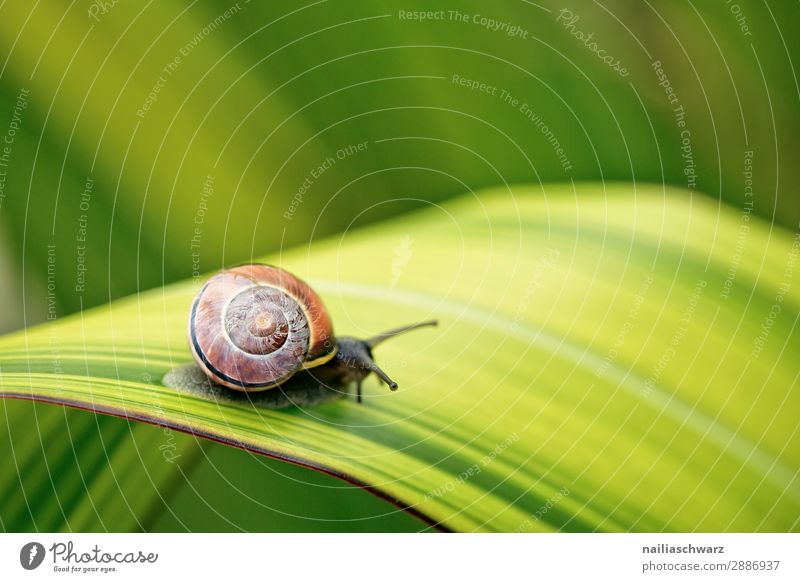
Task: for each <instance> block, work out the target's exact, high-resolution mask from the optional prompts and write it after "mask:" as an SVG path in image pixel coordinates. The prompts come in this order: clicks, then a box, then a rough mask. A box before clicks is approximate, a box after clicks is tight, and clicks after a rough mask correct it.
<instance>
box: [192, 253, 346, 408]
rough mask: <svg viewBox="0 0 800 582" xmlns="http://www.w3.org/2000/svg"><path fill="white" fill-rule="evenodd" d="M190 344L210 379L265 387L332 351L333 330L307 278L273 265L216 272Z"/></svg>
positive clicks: (204, 292) (198, 303)
mask: <svg viewBox="0 0 800 582" xmlns="http://www.w3.org/2000/svg"><path fill="white" fill-rule="evenodd" d="M189 343H190V345H191V348H192V353H193V355H194V357H195V360H197V363H198V364H199V365H200V367H202V368H203V370H204V371H205V372H206V374H208V375H209V376H210V377H211V378H212V379H213V380H214V381H216V382H217V383H219V384H223V385H225V386H228V387H230V388H233V389H236V390H242V391H246V392H255V391H260V390H267V389H269V388H274V387H275V386H278V385H280V384H281V383H282V382H285V381H286V380H288V379H289V378H290V377H291V376H292V375H293V374H295V372H297V371H298V370H299V369H301V368H304V367H305V368H310V367H313V366H317V365H320V364H323V363H325V362H327V361H328V360H330V359H331V358H332V357H333V356H334V355H335V353H336V342H335V341H334V338H333V326H332V324H331V320H330V317H329V316H328V313H327V311H326V309H325V306H324V305H323V303H322V300H321V299H320V298H319V296H318V295H317V294H316V293H315V292H314V291H313V290H312V289H311V287H309V286H308V284H306V283H305V282H304V281H302V280H300V279H298V278H297V277H295V276H294V275H292V274H291V273H288V272H286V271H284V270H282V269H279V268H277V267H272V266H270V265H245V266H241V267H235V268H233V269H228V270H226V271H222V272H220V273H218V274H217V275H214V276H213V277H212V278H211V279H210V280H209V281H208V282H207V283H206V284H205V285H204V286H203V288H202V289H201V290H200V293H199V294H198V295H197V297H196V298H195V300H194V303H193V304H192V309H191V313H190V316H189Z"/></svg>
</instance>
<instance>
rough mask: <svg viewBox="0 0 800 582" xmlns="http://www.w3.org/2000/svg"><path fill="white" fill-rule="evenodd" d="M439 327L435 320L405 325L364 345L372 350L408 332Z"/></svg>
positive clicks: (369, 340)
mask: <svg viewBox="0 0 800 582" xmlns="http://www.w3.org/2000/svg"><path fill="white" fill-rule="evenodd" d="M437 325H439V322H438V321H436V320H435V319H432V320H430V321H422V322H420V323H412V324H411V325H404V326H403V327H397V328H395V329H390V330H389V331H385V332H383V333H381V334H378V335H376V336H374V337H371V338H369V339H368V340H366V341H365V342H364V343H366V344H367V345H368V346H369V347H370V349H372V348H374V347H375V346H377V345H378V344H380V343H383V342H384V341H386V340H387V339H389V338H393V337H395V336H398V335H400V334H403V333H406V332H407V331H411V330H414V329H419V328H420V327H428V326H433V327H435V326H437Z"/></svg>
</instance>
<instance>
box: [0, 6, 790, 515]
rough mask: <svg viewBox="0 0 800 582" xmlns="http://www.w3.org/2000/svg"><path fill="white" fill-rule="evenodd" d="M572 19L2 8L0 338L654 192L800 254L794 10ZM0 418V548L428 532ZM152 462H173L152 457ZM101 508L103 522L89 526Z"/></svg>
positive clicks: (605, 13)
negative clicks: (427, 235) (403, 220)
mask: <svg viewBox="0 0 800 582" xmlns="http://www.w3.org/2000/svg"><path fill="white" fill-rule="evenodd" d="M734 7H735V8H734ZM563 8H565V6H564V5H563V4H553V3H550V2H546V1H542V2H535V3H534V2H526V1H522V0H520V1H513V2H502V3H493V4H491V5H487V4H486V3H481V2H470V1H465V2H459V3H453V2H449V3H448V2H434V3H429V2H412V1H404V2H394V1H381V2H367V1H354V2H353V1H351V2H344V1H335V0H330V1H320V2H308V3H294V2H284V1H276V2H269V3H259V2H246V1H244V0H240V2H238V3H234V2H228V3H226V2H211V1H195V2H172V1H165V2H149V3H147V4H140V3H132V2H125V1H122V0H121V1H119V2H117V3H113V2H106V3H102V2H95V3H93V2H88V1H83V2H74V3H72V4H70V5H69V6H65V5H64V4H63V3H58V2H52V1H46V2H37V3H35V4H33V5H31V4H29V3H22V2H12V3H9V2H6V3H3V4H2V6H0V57H1V61H0V62H2V65H0V133H2V134H5V136H6V138H10V139H11V143H9V142H8V139H6V142H5V144H0V146H3V145H7V146H8V148H7V149H6V150H5V151H6V155H7V160H6V161H7V164H6V165H5V166H4V167H0V171H3V172H4V176H2V177H3V178H4V181H3V182H0V187H2V191H1V192H0V194H1V195H0V225H1V228H2V231H1V232H2V235H0V294H2V295H0V297H2V299H3V305H5V306H6V309H4V310H3V311H2V313H0V331H4V332H5V331H11V330H15V329H20V328H22V327H24V326H30V325H33V324H36V323H40V322H42V321H45V320H46V318H47V316H48V313H51V314H55V315H57V316H58V317H61V316H63V315H67V314H70V313H74V312H77V311H79V310H81V309H85V308H88V307H91V306H95V305H100V304H103V303H106V302H108V301H110V300H112V299H115V298H117V297H121V296H125V295H129V294H132V293H135V292H137V291H140V290H145V289H150V288H153V287H158V286H160V285H163V284H165V283H168V282H172V281H177V280H180V279H184V278H188V277H192V276H193V275H197V274H198V273H205V272H207V271H210V270H214V269H218V268H220V267H221V266H223V265H230V264H234V263H240V262H245V261H247V260H248V259H249V258H250V257H253V256H257V255H263V254H265V253H268V252H276V251H280V250H281V249H283V248H286V247H291V246H296V245H306V244H308V243H310V242H312V241H314V240H317V239H320V238H324V237H328V236H331V235H333V234H335V233H338V232H342V231H343V230H345V229H350V228H358V227H360V226H363V225H365V224H368V223H372V222H375V221H380V220H384V219H387V218H390V217H393V216H396V215H398V214H401V213H405V212H408V211H410V210H412V209H415V208H419V207H423V206H427V205H432V204H437V203H439V202H442V201H445V200H447V199H449V198H451V197H454V196H456V195H458V194H462V193H464V192H465V191H469V190H473V189H478V188H481V187H484V186H488V185H494V184H503V183H549V182H565V181H567V182H569V181H583V180H596V181H634V182H656V183H662V182H663V183H667V184H671V185H676V186H683V187H687V186H688V187H690V188H693V189H694V190H695V191H696V192H697V193H698V194H699V193H703V194H702V195H708V196H710V197H713V198H714V199H717V200H719V201H720V203H721V204H729V205H732V206H734V207H737V208H743V205H744V203H745V200H746V199H745V180H746V179H752V192H753V194H754V198H753V199H754V206H753V212H754V213H756V214H758V215H760V216H762V217H764V218H766V219H767V220H769V221H771V222H773V223H775V224H777V225H780V226H783V227H788V228H790V229H794V228H795V227H796V226H797V224H798V220H800V198H798V196H797V191H798V183H799V182H800V165H798V164H797V159H798V154H799V153H800V107H799V105H800V103H798V101H799V99H800V91H799V90H798V82H797V78H796V74H795V70H796V69H795V66H794V60H796V57H797V56H798V55H800V38H798V36H799V35H798V34H797V32H798V30H797V28H798V22H800V18H798V17H800V9H799V8H798V5H797V3H789V2H786V3H769V4H768V3H767V2H756V1H738V2H736V3H731V2H727V3H726V2H698V3H690V2H683V1H680V2H669V3H648V2H639V1H636V0H630V1H617V2H602V3H598V2H574V3H572V4H569V5H567V6H566V8H567V9H568V10H569V12H570V13H571V14H572V16H570V17H569V18H568V17H567V16H568V15H567V14H566V13H563V12H560V11H561V10H562V9H563ZM417 11H438V12H437V14H436V15H434V16H436V18H431V19H428V20H422V21H421V20H419V19H415V18H414V17H412V15H414V14H417ZM575 16H577V17H578V19H577V20H576V19H575ZM484 17H485V18H486V19H492V21H493V22H496V23H497V25H496V26H492V24H491V23H490V22H489V21H488V20H484V19H483V18H484ZM514 27H516V28H514ZM493 28H496V29H493ZM512 31H513V32H512ZM577 32H582V33H584V34H592V35H593V40H594V41H595V42H597V43H598V45H599V46H601V47H602V48H603V50H605V51H606V54H608V55H612V56H613V57H614V59H615V60H619V61H620V63H621V64H622V65H623V66H624V68H625V69H626V70H627V72H628V74H627V75H625V76H622V75H620V74H618V72H616V71H615V70H613V68H612V67H610V66H608V65H607V64H605V63H604V62H602V61H601V60H600V58H598V55H597V54H595V52H593V51H592V50H591V48H590V46H591V45H589V46H587V43H590V42H591V41H586V40H585V39H584V40H581V38H580V35H578V34H577ZM654 62H660V67H654ZM657 68H660V69H661V70H663V72H664V74H665V75H666V78H667V79H668V82H669V86H670V88H671V90H672V91H673V92H674V96H675V97H674V98H673V99H676V101H674V102H673V103H670V101H669V100H668V94H667V92H666V90H665V89H666V87H665V85H666V82H664V77H661V78H659V76H658V72H657V71H656V69H657ZM660 83H661V84H660ZM678 106H680V107H682V108H683V111H684V112H685V118H683V119H684V120H685V124H686V125H685V127H682V126H679V125H678V121H679V120H678V119H677V118H676V112H675V107H678ZM17 126H18V129H17ZM12 129H13V132H12ZM684 130H685V131H686V132H688V133H685V132H684V133H682V131H684ZM12 133H13V135H12ZM359 144H361V145H359ZM687 144H688V145H687ZM682 147H683V148H684V149H682ZM558 148H561V150H562V151H563V153H562V151H556V150H557V149H558ZM687 148H688V149H687ZM0 152H2V150H0ZM746 152H753V155H752V176H743V171H745V170H746V169H748V168H749V167H748V168H746V165H745V164H746V160H745V158H746V155H747V154H746ZM684 154H686V157H684ZM687 165H688V166H687ZM687 167H689V168H690V169H691V172H690V175H689V176H687V174H686V169H687ZM49 245H52V246H49ZM49 248H52V249H53V252H51V253H48V249H49ZM49 260H52V261H53V264H50V268H49V269H48V265H49V263H48V261H49ZM80 269H85V271H81V270H80ZM19 306H22V308H20V307H19ZM48 310H49V311H48ZM0 407H2V408H3V410H4V414H3V415H1V416H0V422H2V423H3V424H4V425H6V427H5V428H4V429H3V430H0V448H1V449H2V456H3V458H4V459H5V460H4V467H5V468H8V464H9V463H11V464H12V465H15V466H16V467H19V471H18V472H17V471H16V470H13V467H12V470H11V471H4V473H5V476H4V477H3V479H4V480H5V483H3V484H2V485H1V486H0V487H2V489H0V491H2V497H0V499H2V502H0V503H2V505H1V506H0V520H2V521H1V522H0V525H2V527H3V529H6V530H33V529H44V530H52V529H55V530H59V529H75V530H86V529H88V530H102V529H111V530H127V529H137V528H141V529H146V530H173V529H179V530H180V529H183V528H186V529H191V530H205V529H211V530H218V529H222V530H237V529H246V530H254V529H257V530H267V531H269V530H292V529H298V530H316V529H319V530H342V529H354V530H383V529H388V530H398V529H400V530H415V529H422V528H423V527H424V526H423V525H422V524H421V523H419V522H417V521H415V520H414V519H412V518H410V517H408V516H406V515H403V514H399V513H398V512H397V511H396V510H395V509H394V508H393V507H391V506H390V505H388V504H386V503H384V502H382V501H380V500H377V499H374V498H373V497H371V496H370V495H368V494H366V493H364V492H362V491H360V490H357V489H354V488H352V487H350V486H348V485H346V484H343V483H341V482H339V481H336V480H334V479H332V478H329V477H326V476H323V475H318V474H314V473H311V472H309V471H307V470H303V469H299V468H295V467H291V466H288V465H285V464H281V463H277V462H274V461H270V460H265V459H262V458H255V457H253V456H252V455H249V454H247V453H244V452H240V451H235V450H232V449H227V448H224V447H221V446H218V445H215V444H211V443H202V444H201V443H198V442H197V441H195V440H194V439H193V438H191V437H187V436H184V435H174V434H173V435H165V434H164V433H163V430H162V429H159V428H154V427H148V426H141V425H136V426H134V425H131V424H129V423H127V422H125V421H121V420H118V419H111V418H105V417H95V416H94V415H89V414H86V413H82V412H76V411H71V410H65V409H61V408H56V407H48V406H42V405H34V404H30V403H20V402H7V401H3V402H0ZM132 432H133V433H135V438H130V435H131V433H132ZM65 435H69V440H67V439H65V438H64V437H65ZM173 440H174V443H173ZM70 442H76V443H83V444H86V445H88V444H92V446H75V447H74V448H73V447H72V446H70V444H69V443H70ZM98 442H100V443H102V446H101V447H99V448H97V447H96V446H94V445H96V444H97V443H98ZM145 443H149V445H147V444H145ZM168 443H169V444H168ZM165 444H167V446H168V448H169V447H172V444H174V445H175V450H176V451H179V454H180V455H181V457H180V459H179V460H176V461H175V462H167V461H166V460H165V458H164V457H163V455H161V454H152V451H153V447H155V448H156V449H158V447H160V446H162V445H165ZM150 445H152V446H150ZM148 447H150V448H148ZM62 449H63V450H62ZM170 450H171V449H170ZM21 451H24V452H25V454H24V455H22V452H21ZM143 451H148V452H143ZM162 452H163V451H162ZM231 467H236V470H232V471H230V472H226V471H225V469H226V468H231ZM17 473H18V474H17ZM151 475H161V477H160V478H159V479H160V480H159V479H155V478H151ZM54 480H55V481H54ZM61 480H63V483H62V482H61ZM107 480H114V481H115V486H114V487H106V486H104V485H102V483H103V482H104V481H107ZM298 480H299V481H302V482H304V483H307V484H308V485H307V486H306V487H299V488H298V487H293V486H292V485H293V484H295V483H296V481H298ZM56 481H58V482H56ZM163 483H169V487H163ZM95 486H96V487H97V488H98V491H104V492H107V491H111V492H113V494H109V495H110V496H109V495H107V496H106V497H104V498H102V499H97V500H94V499H91V496H90V500H89V501H87V499H86V498H85V496H84V495H83V494H82V492H83V491H84V490H88V491H92V488H93V487H95ZM154 490H158V491H159V495H160V497H161V499H160V500H159V502H158V503H153V502H152V498H153V496H154ZM56 491H58V493H57V494H56ZM282 491H285V492H286V494H285V495H284V494H281V493H280V492H282ZM54 494H55V495H57V497H58V498H59V503H58V504H56V505H53V504H48V505H47V507H48V508H49V510H52V514H48V515H39V514H37V512H36V511H35V508H36V507H37V503H39V504H42V503H44V501H42V500H46V499H48V498H51V497H52V496H53V495H54ZM298 495H299V497H298ZM20 500H22V503H20ZM31 508H33V509H31Z"/></svg>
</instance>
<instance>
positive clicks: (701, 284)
mask: <svg viewBox="0 0 800 582" xmlns="http://www.w3.org/2000/svg"><path fill="white" fill-rule="evenodd" d="M799 254H800V238H797V237H796V236H794V235H793V234H792V233H789V232H787V231H784V230H779V229H777V228H776V227H770V226H769V225H768V224H766V223H762V222H758V221H756V219H754V218H751V217H750V215H749V214H748V213H747V212H738V211H736V210H735V209H733V210H732V209H729V208H726V207H720V206H719V205H718V204H717V203H715V202H713V201H710V200H708V199H706V198H699V197H696V196H695V197H693V196H691V195H690V194H688V193H684V192H681V191H674V190H664V189H662V188H660V187H654V186H648V187H642V186H635V187H634V186H629V185H613V186H609V185H597V184H591V185H580V186H573V185H560V186H547V187H544V188H527V187H513V188H511V189H498V190H493V191H487V192H479V193H475V194H473V195H470V196H466V197H464V198H461V199H458V200H456V201H453V202H451V203H449V204H447V205H445V206H441V207H438V206H437V207H432V208H429V209H427V210H425V211H423V212H419V213H415V214H412V215H408V216H404V217H401V218H398V219H396V220H394V221H390V222H387V223H384V224H381V225H379V226H374V227H370V228H366V229H351V230H348V231H346V232H345V233H344V234H342V235H340V236H339V237H337V238H335V239H330V240H327V241H325V242H322V243H319V244H315V245H313V246H312V247H310V248H302V249H298V250H296V251H289V252H284V253H282V254H281V255H280V256H271V257H266V258H261V259H260V260H264V261H267V262H270V263H273V264H278V265H280V266H282V267H284V268H286V269H289V270H290V271H292V272H294V273H296V274H297V275H299V276H301V277H303V278H305V279H306V280H308V281H309V282H310V283H311V284H312V285H313V286H314V287H315V289H317V290H318V291H319V293H320V294H321V295H322V297H323V299H324V300H325V302H326V304H327V306H328V308H329V310H330V312H331V314H332V317H333V320H334V322H335V329H336V332H337V333H338V334H340V335H345V334H346V335H361V336H367V335H371V334H374V333H376V332H379V331H382V330H384V329H385V328H389V327H393V326H396V325H400V324H404V323H408V322H414V321H418V320H423V319H429V318H437V319H439V321H440V326H439V327H438V328H432V329H425V330H419V331H416V332H414V333H413V334H409V335H407V336H404V337H401V338H397V339H395V340H393V341H392V342H387V343H386V344H384V345H381V346H380V347H379V348H378V350H377V351H376V357H377V359H378V361H379V363H381V364H382V366H383V367H384V368H385V369H386V370H387V372H388V373H389V374H390V375H392V376H393V377H394V378H395V379H396V380H397V381H398V382H399V383H400V389H399V390H398V391H397V392H394V393H390V392H389V391H388V390H386V389H385V387H384V386H382V385H379V384H378V382H377V381H376V380H374V379H372V380H370V381H369V382H367V384H366V386H365V390H366V394H365V402H364V404H362V405H359V404H357V403H356V402H355V401H354V400H353V399H352V398H348V399H342V400H338V401H334V402H330V403H327V404H324V405H321V406H318V407H314V408H306V409H297V408H295V409H289V410H268V409H264V408H256V407H253V406H251V405H249V404H247V403H230V402H215V401H211V400H204V399H201V398H198V397H196V396H193V395H191V394H187V393H184V392H179V391H176V390H174V389H172V388H169V387H165V386H163V385H162V383H161V379H162V378H163V377H164V375H165V374H167V373H168V372H170V371H171V370H173V369H175V368H177V367H180V366H184V365H186V364H187V363H189V362H190V361H191V356H190V352H189V348H188V345H187V341H186V337H185V328H186V319H187V314H188V309H189V305H190V303H191V300H192V298H193V295H194V294H195V293H196V292H197V290H198V288H199V285H200V283H201V282H202V281H201V280H195V281H188V282H186V283H182V284H178V285H170V286H168V287H164V288H162V289H157V290H153V291H149V292H147V293H143V294H140V295H139V296H136V297H131V298H128V299H125V300H122V301H117V302H115V303H113V304H111V305H110V306H106V307H102V308H98V309H94V310H91V311H87V312H84V313H83V314H81V315H77V316H73V317H69V318H66V319H63V320H59V321H56V322H53V323H51V324H47V325H44V326H42V327H39V328H35V329H30V330H28V331H26V332H24V333H18V334H15V335H13V336H9V337H6V338H4V339H3V340H2V341H0V390H1V391H2V393H3V394H4V395H5V396H12V397H19V398H28V399H36V400H42V401H48V402H58V403H63V404H67V405H69V406H76V407H80V408H85V409H89V410H95V411H98V412H102V413H109V414H114V415H118V416H123V417H127V418H132V419H137V420H143V421H146V422H151V423H156V424H163V425H166V426H171V427H175V428H178V429H180V430H183V431H187V432H190V433H193V434H196V435H199V436H203V437H207V438H211V439H214V440H217V441H221V442H224V443H229V444H231V445H235V446H238V447H242V448H246V449H249V450H252V451H256V452H260V453H263V454H266V455H270V456H274V457H278V458H282V459H286V460H290V461H292V462H296V463H299V464H303V465H307V466H311V467H314V468H318V469H321V470H324V471H326V472H330V473H332V474H335V475H338V476H341V477H343V478H345V479H348V480H350V481H352V482H356V483H359V484H364V485H365V486H368V487H369V488H370V489H371V490H372V491H374V492H376V493H378V494H380V495H382V496H384V497H386V498H388V499H390V500H392V501H394V502H395V503H397V504H399V505H401V506H403V507H405V508H407V509H409V511H412V512H413V513H415V514H416V515H418V516H420V517H422V518H424V519H425V520H427V521H429V522H431V523H434V524H437V525H438V526H440V527H441V528H442V529H453V530H464V531H473V530H496V531H540V530H545V531H547V530H565V531H591V530H603V531H631V530H632V531H660V530H666V531H672V530H677V531H691V530H701V531H709V530H711V531H762V530H765V531H796V530H797V529H798V515H800V488H799V487H798V482H797V476H798V467H800V446H798V445H800V442H799V440H798V439H799V437H798V434H797V427H798V417H797V410H798V409H800V394H798V373H799V372H800V366H799V365H798V362H797V353H798V349H799V348H800V345H798V344H800V342H799V341H798V333H797V327H796V325H797V320H798V312H800V292H798V290H797V288H798V285H797V275H796V270H797V263H798V255H799ZM83 446H92V445H91V443H86V444H84V445H83Z"/></svg>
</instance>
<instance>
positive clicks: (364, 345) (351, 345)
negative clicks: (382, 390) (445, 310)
mask: <svg viewBox="0 0 800 582" xmlns="http://www.w3.org/2000/svg"><path fill="white" fill-rule="evenodd" d="M435 325H437V322H436V321H435V320H433V321H423V322H421V323H414V324H412V325H406V326H403V327H398V328H395V329H391V330H389V331H386V332H383V333H381V334H378V335H376V336H373V337H371V338H369V339H366V340H361V339H357V338H353V337H340V338H338V348H339V349H338V351H337V353H336V358H335V364H336V365H337V366H339V367H343V368H344V369H345V372H346V376H347V380H349V381H355V382H356V386H357V390H356V398H357V400H358V402H361V382H362V381H363V380H364V378H366V377H367V376H369V374H370V373H374V374H375V375H376V376H378V378H380V379H381V380H382V381H383V382H384V383H385V384H386V385H387V386H389V389H390V390H397V382H395V381H394V380H392V379H391V378H389V376H388V375H387V374H386V372H384V371H383V370H381V369H380V368H379V367H378V365H377V364H376V363H375V360H374V359H373V357H372V349H373V348H374V347H375V346H377V345H378V344H380V343H382V342H384V341H386V340H387V339H389V338H393V337H395V336H398V335H400V334H403V333H405V332H407V331H411V330H413V329H417V328H420V327H427V326H435Z"/></svg>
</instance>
